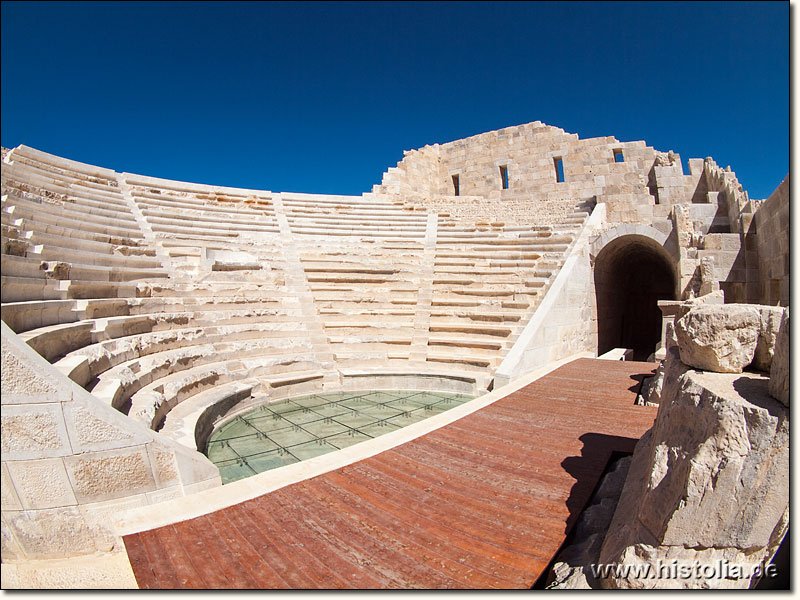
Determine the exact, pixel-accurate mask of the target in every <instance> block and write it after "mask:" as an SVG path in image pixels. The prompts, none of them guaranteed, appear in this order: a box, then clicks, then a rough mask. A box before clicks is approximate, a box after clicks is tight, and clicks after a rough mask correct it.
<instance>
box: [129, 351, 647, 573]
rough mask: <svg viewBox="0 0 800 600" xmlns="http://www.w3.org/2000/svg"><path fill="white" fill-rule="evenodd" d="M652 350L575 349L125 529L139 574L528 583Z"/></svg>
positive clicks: (633, 427)
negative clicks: (522, 381) (371, 449)
mask: <svg viewBox="0 0 800 600" xmlns="http://www.w3.org/2000/svg"><path fill="white" fill-rule="evenodd" d="M653 366H654V365H653V364H652V363H637V362H615V361H606V360H595V359H580V360H576V361H573V362H571V363H569V364H567V365H564V366H562V367H560V368H559V369H557V370H555V371H553V372H552V373H550V374H549V375H547V376H545V377H544V378H542V379H540V380H538V381H536V382H534V383H532V384H530V385H528V386H526V387H524V388H522V389H520V390H519V391H517V392H514V393H513V394H510V395H509V396H507V397H506V398H503V399H502V400H498V401H497V402H495V403H494V404H492V405H490V406H487V407H486V408H483V409H481V410H479V411H477V412H475V413H473V414H471V415H468V416H467V417H464V418H462V419H460V420H459V421H457V422H455V423H452V424H450V425H448V426H446V427H443V428H441V429H439V430H436V431H434V432H431V433H429V434H427V435H425V436H423V437H421V438H418V439H416V440H413V441H411V442H407V443H405V444H403V445H401V446H398V447H396V448H394V449H392V450H388V451H386V452H383V453H382V454H379V455H377V456H374V457H372V458H368V459H366V460H363V461H360V462H358V463H355V464H352V465H349V466H347V467H344V468H341V469H338V470H336V471H333V472H330V473H326V474H324V475H320V476H318V477H315V478H313V479H309V480H307V481H303V482H300V483H297V484H294V485H291V486H288V487H285V488H282V489H280V490H277V491H275V492H272V493H270V494H266V495H264V496H261V497H259V498H255V499H253V500H249V501H246V502H242V503H241V504H238V505H235V506H232V507H229V508H226V509H223V510H219V511H217V512H214V513H211V514H209V515H206V516H202V517H198V518H195V519H191V520H188V521H183V522H180V523H176V524H174V525H168V526H165V527H160V528H158V529H153V530H150V531H145V532H141V533H136V534H132V535H128V536H125V538H124V541H125V547H126V549H127V551H128V556H129V558H130V562H131V565H132V567H133V571H134V573H135V575H136V580H137V582H138V584H139V587H141V588H529V587H531V586H532V585H533V584H534V583H535V582H536V580H537V578H538V577H539V575H540V574H541V573H542V571H543V570H544V569H545V568H546V567H547V565H548V564H549V562H550V561H551V559H552V558H553V556H554V555H555V553H556V552H557V551H558V549H559V547H560V546H561V544H562V542H563V541H564V539H565V537H566V534H567V532H568V530H569V528H570V527H571V526H572V524H573V523H574V521H575V519H576V518H577V516H578V514H579V513H580V511H581V510H582V508H583V506H584V505H585V503H586V502H587V500H588V499H589V497H590V495H591V493H592V491H593V489H594V487H595V485H596V483H597V481H598V479H599V477H600V475H601V474H602V472H603V470H604V468H605V465H606V463H607V461H608V459H609V457H610V455H611V453H612V452H614V451H621V452H629V451H631V450H632V449H633V446H634V444H635V442H636V440H637V439H638V438H639V437H640V436H641V435H642V434H643V433H644V432H645V431H646V430H647V429H648V428H649V427H650V426H651V425H652V423H653V419H654V417H655V409H653V408H645V407H640V406H634V404H633V402H634V400H635V398H636V391H637V390H638V386H639V383H640V381H641V379H642V377H643V376H646V375H649V374H651V373H652V370H653Z"/></svg>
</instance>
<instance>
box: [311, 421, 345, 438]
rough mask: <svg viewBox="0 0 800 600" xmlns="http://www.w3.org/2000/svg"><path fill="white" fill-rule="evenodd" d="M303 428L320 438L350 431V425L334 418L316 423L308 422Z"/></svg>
mask: <svg viewBox="0 0 800 600" xmlns="http://www.w3.org/2000/svg"><path fill="white" fill-rule="evenodd" d="M303 429H305V430H306V431H308V432H309V433H311V434H313V435H315V436H317V437H318V438H326V437H328V436H331V435H337V434H340V433H347V432H348V431H350V427H348V426H347V425H343V424H342V423H339V422H338V421H334V420H333V419H323V420H322V421H317V422H315V423H306V424H305V425H303Z"/></svg>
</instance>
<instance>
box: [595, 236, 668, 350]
mask: <svg viewBox="0 0 800 600" xmlns="http://www.w3.org/2000/svg"><path fill="white" fill-rule="evenodd" d="M594 283H595V293H596V295H597V338H598V339H597V342H598V343H597V352H598V354H603V353H605V352H608V351H609V350H613V349H614V348H632V349H633V360H647V358H648V357H649V356H650V355H651V354H652V353H653V352H654V351H655V349H656V345H657V344H658V342H659V341H660V339H661V311H660V310H659V308H658V301H659V300H674V299H675V288H676V281H675V271H674V268H673V267H672V262H671V260H670V258H669V255H668V254H667V252H666V251H665V250H664V248H663V247H662V246H661V245H660V244H659V243H658V242H656V241H655V240H652V239H650V238H648V237H645V236H643V235H624V236H622V237H619V238H617V239H615V240H613V241H611V242H609V243H608V245H606V246H605V247H604V248H603V249H602V250H601V251H600V253H599V254H598V255H597V259H596V260H595V265H594Z"/></svg>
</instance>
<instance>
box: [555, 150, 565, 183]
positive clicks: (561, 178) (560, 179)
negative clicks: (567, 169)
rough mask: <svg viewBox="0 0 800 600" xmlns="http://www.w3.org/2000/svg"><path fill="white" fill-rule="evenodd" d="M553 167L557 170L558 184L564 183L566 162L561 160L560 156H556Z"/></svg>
mask: <svg viewBox="0 0 800 600" xmlns="http://www.w3.org/2000/svg"><path fill="white" fill-rule="evenodd" d="M553 166H555V168H556V182H557V183H563V182H564V161H562V160H561V157H560V156H556V157H555V158H554V159H553Z"/></svg>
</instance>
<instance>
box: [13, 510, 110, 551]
mask: <svg viewBox="0 0 800 600" xmlns="http://www.w3.org/2000/svg"><path fill="white" fill-rule="evenodd" d="M3 518H4V520H5V522H6V524H7V526H8V528H9V530H10V532H11V533H12V534H13V537H14V539H15V540H16V541H17V542H18V543H19V546H20V548H21V549H22V552H23V553H24V555H25V556H26V557H28V558H57V557H63V556H72V555H74V554H79V553H91V552H94V551H95V550H96V548H95V544H94V540H93V539H92V536H91V533H90V532H89V528H88V527H87V526H86V523H85V522H84V519H83V515H82V514H81V512H80V510H79V509H78V508H77V507H66V508H63V507H62V508H54V509H45V510H28V511H20V512H6V513H4V514H3Z"/></svg>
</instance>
